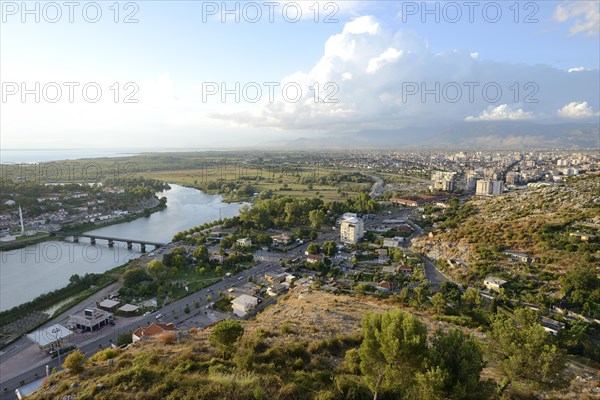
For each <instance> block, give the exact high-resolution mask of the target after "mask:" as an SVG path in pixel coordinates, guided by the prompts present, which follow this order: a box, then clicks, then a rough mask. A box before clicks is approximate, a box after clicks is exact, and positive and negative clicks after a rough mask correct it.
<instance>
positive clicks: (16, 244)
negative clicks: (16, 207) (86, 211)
mask: <svg viewBox="0 0 600 400" xmlns="http://www.w3.org/2000/svg"><path fill="white" fill-rule="evenodd" d="M155 200H156V202H157V203H158V204H156V203H155V204H156V205H153V206H151V207H148V208H144V209H143V210H140V211H137V212H136V213H134V214H130V215H126V216H123V217H118V218H114V219H110V220H106V221H99V222H80V223H77V224H76V225H75V226H63V227H61V229H60V230H59V231H57V232H52V233H48V234H47V235H44V236H36V237H32V238H25V239H19V240H15V241H12V242H2V243H0V252H2V251H11V250H18V249H22V248H24V247H27V246H31V245H35V244H40V243H44V242H47V241H50V240H56V239H57V237H61V236H64V234H65V233H67V234H73V233H84V232H87V231H91V230H94V229H99V228H105V227H107V226H111V225H116V224H121V223H123V222H130V221H134V220H136V219H138V218H147V217H149V216H150V215H152V214H154V213H155V212H158V211H161V210H164V209H165V208H166V207H167V204H166V202H163V201H161V200H159V199H156V198H155Z"/></svg>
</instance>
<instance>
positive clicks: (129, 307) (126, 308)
mask: <svg viewBox="0 0 600 400" xmlns="http://www.w3.org/2000/svg"><path fill="white" fill-rule="evenodd" d="M139 309H140V308H139V307H138V306H134V305H133V304H125V305H123V306H122V307H120V308H119V309H118V310H117V311H119V312H121V313H123V314H125V315H128V316H129V315H135V314H136V313H137V312H138V311H139Z"/></svg>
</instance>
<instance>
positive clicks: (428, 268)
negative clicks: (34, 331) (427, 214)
mask: <svg viewBox="0 0 600 400" xmlns="http://www.w3.org/2000/svg"><path fill="white" fill-rule="evenodd" d="M412 212H414V210H412V209H405V210H401V211H398V212H394V213H391V214H388V215H377V216H371V217H369V218H368V219H367V224H366V225H367V226H372V225H377V224H379V223H381V222H382V221H383V220H384V219H389V218H407V217H408V216H409V214H410V213H412ZM408 222H409V223H410V225H411V226H412V227H413V229H415V234H414V235H413V236H418V235H421V234H422V233H423V232H422V230H421V228H420V227H418V226H417V225H415V224H413V223H411V222H410V221H408ZM336 238H338V231H337V229H335V230H333V229H332V231H331V232H327V233H325V234H322V235H320V236H319V237H318V238H317V239H315V240H314V242H316V243H322V242H325V241H328V240H335V239H336ZM409 242H410V240H408V241H407V243H406V245H407V246H408V245H409ZM310 243H311V242H310V241H309V242H306V243H304V244H303V245H301V246H298V247H296V248H294V249H292V250H290V251H288V252H287V253H277V252H270V251H262V250H260V251H258V252H257V253H256V254H255V256H256V259H258V260H261V257H262V261H261V262H260V263H259V264H258V265H256V266H254V267H252V268H249V269H246V270H244V271H242V272H240V273H239V274H236V275H234V276H231V277H229V278H225V279H223V280H220V281H218V282H216V283H215V284H213V285H211V286H210V287H208V288H205V289H202V290H200V291H198V292H196V293H194V294H191V295H190V296H187V297H185V298H183V299H180V300H177V301H175V302H173V303H171V304H168V305H166V306H165V307H163V308H161V309H160V310H158V311H156V312H155V313H153V314H151V315H149V316H146V317H135V318H127V319H126V318H119V320H118V322H117V325H116V326H114V327H112V326H108V327H105V328H103V329H102V330H101V331H99V332H94V333H89V334H83V335H81V336H80V337H79V338H78V339H77V341H79V342H80V343H82V344H81V345H80V346H79V348H80V349H81V350H82V351H83V352H85V353H87V354H88V356H91V355H93V354H94V353H96V352H97V351H98V350H99V349H102V348H106V347H108V346H110V344H111V341H115V342H116V340H117V338H118V336H119V334H120V333H123V332H132V331H133V330H135V329H137V328H138V327H141V326H147V325H149V324H150V323H152V322H156V321H157V319H156V317H157V316H158V315H159V314H160V315H162V316H161V317H160V318H159V319H158V321H159V322H163V323H168V322H173V323H175V324H176V325H179V324H180V323H181V322H182V320H181V319H178V320H176V319H175V315H177V316H178V317H179V318H184V317H186V318H187V317H191V318H190V321H192V319H193V322H197V324H196V325H195V326H199V327H200V326H206V325H208V324H210V323H212V322H213V319H214V318H213V319H211V318H210V317H209V315H208V313H209V311H207V314H206V315H204V310H207V308H206V306H207V305H208V302H207V301H206V296H207V295H211V301H217V300H219V296H218V292H219V291H225V290H227V289H228V288H229V287H232V286H236V285H241V284H243V283H245V282H246V281H247V280H248V278H249V277H253V278H258V277H259V276H261V275H264V274H265V272H268V271H277V270H279V260H280V259H281V258H288V259H293V258H297V257H302V256H304V252H305V251H306V248H307V247H308V245H309V244H310ZM157 256H158V257H161V254H157ZM422 259H423V262H424V265H425V276H426V278H427V279H428V280H429V282H430V284H431V286H433V287H434V288H435V287H437V288H439V285H440V284H441V283H442V282H444V281H446V280H448V279H447V278H446V277H445V276H444V275H443V274H442V273H441V272H439V271H438V270H437V269H436V268H435V266H434V265H433V263H432V262H431V261H429V260H428V259H426V258H425V257H422ZM94 298H97V296H94ZM89 301H91V300H89ZM196 301H197V302H199V303H200V308H199V309H196V308H195V306H194V303H195V302H196ZM186 305H189V307H190V308H191V309H192V313H191V314H190V315H187V314H185V313H184V311H183V310H184V308H185V307H186ZM82 308H84V307H82V306H77V307H75V308H74V309H71V310H69V313H72V312H74V311H75V310H80V309H82ZM67 315H68V314H67ZM64 319H65V314H63V315H62V316H61V317H59V318H56V319H55V320H53V322H48V324H47V325H52V324H54V323H57V322H61V321H63V320H64ZM188 324H189V323H188ZM86 335H87V336H86ZM21 341H22V342H19V343H20V345H21V347H20V348H17V349H14V350H12V351H11V353H12V354H4V355H3V356H2V357H1V358H0V388H1V391H0V399H1V400H4V399H14V398H16V396H15V394H14V389H16V388H17V387H19V386H22V385H23V382H24V383H29V382H32V381H34V380H36V379H39V378H40V377H43V376H45V371H46V365H48V366H49V367H50V369H52V368H54V367H56V368H59V367H60V363H59V360H58V359H54V360H50V358H49V357H47V358H45V359H44V360H42V361H39V362H38V363H37V364H35V365H31V366H30V367H29V368H28V369H27V370H26V371H23V372H22V373H15V371H10V370H6V366H7V364H8V363H6V362H5V361H6V359H7V358H8V359H10V357H11V356H12V355H14V353H17V352H20V351H23V348H25V347H27V346H34V345H33V344H32V343H29V342H28V341H27V339H21Z"/></svg>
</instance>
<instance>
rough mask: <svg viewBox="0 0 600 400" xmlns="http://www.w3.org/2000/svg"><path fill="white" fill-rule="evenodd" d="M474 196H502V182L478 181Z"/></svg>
mask: <svg viewBox="0 0 600 400" xmlns="http://www.w3.org/2000/svg"><path fill="white" fill-rule="evenodd" d="M475 194H476V195H478V196H490V195H498V194H502V181H492V180H484V179H480V180H478V181H477V188H476V190H475Z"/></svg>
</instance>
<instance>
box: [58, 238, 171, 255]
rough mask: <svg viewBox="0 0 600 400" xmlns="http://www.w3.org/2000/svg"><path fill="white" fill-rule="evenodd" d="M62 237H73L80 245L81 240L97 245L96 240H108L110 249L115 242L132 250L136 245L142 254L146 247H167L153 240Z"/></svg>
mask: <svg viewBox="0 0 600 400" xmlns="http://www.w3.org/2000/svg"><path fill="white" fill-rule="evenodd" d="M62 236H63V237H64V238H67V237H73V242H74V243H79V239H80V238H88V239H90V244H96V240H106V241H107V243H108V247H113V246H114V245H115V242H121V243H127V248H128V249H131V248H132V247H133V244H134V243H135V244H139V245H140V248H141V251H142V253H144V252H146V246H154V248H155V249H158V248H159V247H164V246H166V245H167V244H166V243H161V242H153V241H151V240H138V239H124V238H118V237H114V236H105V235H95V234H90V233H73V234H69V233H64V234H63V235H62Z"/></svg>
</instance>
